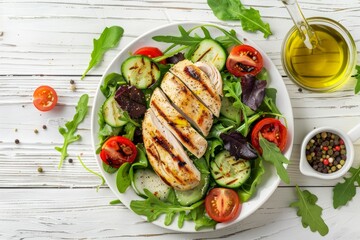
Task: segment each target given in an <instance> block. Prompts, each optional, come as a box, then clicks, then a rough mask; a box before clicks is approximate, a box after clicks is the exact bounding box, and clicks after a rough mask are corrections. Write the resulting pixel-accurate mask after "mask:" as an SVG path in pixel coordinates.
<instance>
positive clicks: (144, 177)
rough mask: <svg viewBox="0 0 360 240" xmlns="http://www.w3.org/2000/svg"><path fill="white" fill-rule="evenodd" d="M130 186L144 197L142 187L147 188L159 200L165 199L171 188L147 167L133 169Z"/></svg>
mask: <svg viewBox="0 0 360 240" xmlns="http://www.w3.org/2000/svg"><path fill="white" fill-rule="evenodd" d="M132 186H133V188H134V190H135V192H136V193H137V194H138V195H139V196H143V197H146V195H145V192H144V189H147V190H149V191H150V192H151V193H152V194H154V195H155V196H156V197H158V198H159V199H160V200H166V199H167V196H168V195H169V192H170V190H171V187H170V186H168V185H166V183H164V181H163V180H162V179H161V178H160V177H159V176H158V175H157V174H156V173H155V172H154V171H153V170H151V169H148V168H141V169H137V170H136V171H135V173H134V181H133V182H132Z"/></svg>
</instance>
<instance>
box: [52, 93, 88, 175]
mask: <svg viewBox="0 0 360 240" xmlns="http://www.w3.org/2000/svg"><path fill="white" fill-rule="evenodd" d="M88 102H89V95H87V94H84V95H82V96H81V97H80V99H79V102H78V104H77V106H76V113H75V115H74V117H73V120H72V121H69V122H67V123H66V124H65V127H66V129H65V128H63V127H59V132H60V134H61V135H62V136H63V137H64V144H63V146H62V147H55V149H56V150H57V151H59V152H60V153H61V158H60V162H59V166H58V169H60V168H61V166H62V164H63V162H64V160H65V158H66V157H67V156H68V153H67V148H68V146H69V144H71V143H73V142H76V141H78V140H80V138H81V136H80V135H75V132H76V131H77V128H78V126H79V124H80V123H81V122H82V121H83V120H84V119H85V116H86V114H87V112H88Z"/></svg>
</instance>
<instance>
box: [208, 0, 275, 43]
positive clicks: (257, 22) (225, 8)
mask: <svg viewBox="0 0 360 240" xmlns="http://www.w3.org/2000/svg"><path fill="white" fill-rule="evenodd" d="M207 3H208V5H209V7H210V8H211V10H212V11H213V13H214V14H215V16H216V17H217V18H218V19H220V20H224V21H227V20H240V22H241V26H242V28H243V30H244V31H249V32H256V31H261V32H262V33H264V38H268V37H269V36H270V35H271V34H272V32H271V30H270V25H269V24H268V23H265V22H263V21H262V19H261V16H260V13H259V11H258V10H255V9H254V8H252V7H250V8H249V9H248V8H245V7H244V5H243V4H242V3H241V1H240V0H208V1H207Z"/></svg>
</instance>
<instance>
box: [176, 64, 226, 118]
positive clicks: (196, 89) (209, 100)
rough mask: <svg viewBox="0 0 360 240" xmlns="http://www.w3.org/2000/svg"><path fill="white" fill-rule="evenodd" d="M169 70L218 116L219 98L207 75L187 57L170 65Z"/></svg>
mask: <svg viewBox="0 0 360 240" xmlns="http://www.w3.org/2000/svg"><path fill="white" fill-rule="evenodd" d="M170 72H171V73H172V74H174V75H175V76H177V77H178V78H180V80H181V81H182V82H183V83H184V84H185V85H186V86H187V87H188V88H189V89H190V90H191V91H192V92H193V93H194V94H195V95H196V96H197V97H198V98H199V99H200V101H202V102H203V103H204V104H205V106H207V107H208V108H209V110H210V111H211V112H212V113H213V114H214V115H215V116H216V117H219V114H220V108H221V98H220V96H219V94H218V93H217V92H216V89H215V86H214V85H213V83H212V82H211V80H210V79H209V77H208V75H206V74H205V73H204V72H203V71H202V70H200V68H198V67H197V66H195V65H194V64H193V63H192V62H191V61H189V60H187V59H185V60H183V61H181V62H178V63H177V64H175V65H174V66H172V67H171V68H170Z"/></svg>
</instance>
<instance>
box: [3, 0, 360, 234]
mask: <svg viewBox="0 0 360 240" xmlns="http://www.w3.org/2000/svg"><path fill="white" fill-rule="evenodd" d="M242 2H243V3H244V5H245V6H248V7H249V6H253V7H254V8H256V9H257V10H259V11H260V13H261V15H262V16H263V19H264V20H265V21H266V22H268V23H270V25H271V28H272V31H273V35H272V36H270V37H269V38H268V39H264V38H263V35H262V34H261V33H248V32H243V31H242V30H241V27H240V26H239V22H236V21H233V22H223V21H220V20H218V19H217V18H216V17H215V16H214V15H213V13H212V11H211V10H210V8H209V7H208V5H207V3H206V1H205V0H191V1H190V0H184V1H178V0H138V1H135V0H127V1H125V0H120V1H118V0H102V1H97V0H88V1H84V0H70V1H65V0H46V1H43V0H15V1H12V0H3V1H0V176H1V177H0V196H1V198H0V239H81V238H85V239H104V238H115V239H144V238H148V239H306V238H308V239H360V231H359V230H358V227H357V225H358V224H357V223H358V222H359V220H360V219H359V212H360V209H359V204H356V203H357V202H358V201H359V198H360V197H359V196H356V197H355V199H354V200H353V201H352V202H350V203H349V204H348V206H345V207H343V208H341V209H340V210H334V209H333V208H332V203H331V199H332V187H333V186H334V185H335V184H336V183H337V182H338V181H339V180H332V181H323V180H316V179H313V178H310V177H304V176H303V175H301V174H300V173H299V167H298V163H299V157H300V144H301V141H302V139H303V137H304V136H305V134H306V133H307V132H308V131H310V130H312V129H313V128H316V127H320V126H324V125H327V126H334V127H338V128H340V129H342V130H345V131H348V130H350V129H351V128H352V127H353V126H354V125H355V124H357V123H359V122H360V96H359V95H357V96H355V95H354V93H353V90H354V85H355V79H354V78H351V79H350V80H349V81H348V82H347V83H346V84H345V86H344V87H343V88H342V89H341V90H339V91H336V92H333V93H314V92H309V91H306V90H303V89H301V90H299V87H298V86H297V85H296V84H294V83H293V82H292V81H291V80H290V79H289V78H288V77H287V76H286V74H285V72H284V70H283V68H282V65H281V55H280V51H281V44H282V41H283V39H284V36H285V34H286V33H287V31H288V30H289V29H290V28H291V26H292V25H293V22H292V20H291V19H290V17H289V15H288V13H287V11H286V9H285V8H284V7H283V5H282V3H281V1H278V0H270V1H269V0H257V1H252V0H242ZM298 2H299V4H300V6H301V7H302V9H303V12H304V14H305V16H307V17H313V16H323V17H330V18H333V19H335V20H336V21H339V22H340V23H341V24H343V25H344V26H345V27H346V28H347V29H348V30H349V32H350V33H351V34H352V36H353V38H354V40H355V42H356V45H357V46H358V47H359V46H360V45H359V44H360V16H359V14H358V13H359V9H360V2H359V1H358V0H338V1H331V0H313V1H312V0H298ZM190 21H191V22H196V21H201V22H204V21H206V22H211V23H216V24H219V25H221V26H224V27H229V28H234V29H235V30H236V31H237V32H239V33H240V34H242V35H243V36H245V37H246V38H249V39H251V40H253V41H255V42H256V43H257V44H258V45H259V46H260V47H261V48H262V49H263V50H264V51H265V52H266V53H267V54H268V56H269V57H270V58H271V60H272V61H273V62H274V64H275V65H276V67H277V68H278V69H279V71H280V73H281V75H282V76H283V80H284V83H285V85H286V87H287V90H288V92H289V95H290V100H291V104H292V107H293V113H294V120H295V133H294V147H293V151H292V155H291V159H290V160H291V161H290V164H289V166H288V172H289V175H290V178H291V184H290V185H285V184H282V183H281V184H280V187H279V188H278V189H277V190H276V191H275V193H274V194H273V196H272V197H271V198H270V199H269V200H268V201H267V202H266V203H265V204H264V205H263V206H262V207H261V208H260V209H259V210H258V211H256V212H255V213H254V214H253V215H251V216H250V217H248V218H247V219H246V220H245V221H243V222H241V223H240V224H237V225H234V226H232V227H231V228H228V229H224V230H220V231H216V232H211V233H194V234H182V233H177V232H172V231H169V230H165V229H162V228H159V227H157V226H154V225H153V224H151V223H147V222H146V221H145V220H144V219H142V218H141V217H139V216H137V215H135V214H133V213H131V212H130V211H129V210H128V209H127V208H126V207H124V206H123V205H121V204H120V205H117V206H109V205H108V202H109V201H110V200H113V198H114V195H113V194H112V193H111V191H110V190H109V188H107V186H106V185H105V186H103V187H102V188H101V189H100V191H99V192H98V193H96V191H95V188H96V186H97V185H98V184H99V183H100V180H99V179H98V178H97V177H96V176H94V175H92V174H90V173H88V172H86V171H85V170H84V169H83V167H82V166H81V165H80V163H79V162H78V160H77V156H78V155H81V156H82V159H83V161H84V162H85V164H86V165H87V166H88V167H89V168H91V169H94V170H98V166H97V163H96V162H95V158H94V154H93V152H94V150H93V148H92V146H91V129H90V121H91V119H90V114H88V116H87V117H86V119H85V121H84V122H83V123H82V124H81V125H80V127H79V130H78V133H79V134H80V135H81V136H82V139H81V141H79V142H76V143H74V144H72V145H70V147H69V149H68V152H69V155H70V156H69V158H72V159H73V163H69V162H68V161H65V163H64V166H63V168H62V169H61V170H58V169H57V165H58V162H59V160H60V154H59V153H58V152H57V151H55V150H54V147H55V146H60V145H61V144H62V141H63V139H62V136H61V135H60V134H59V133H58V127H59V126H63V125H64V124H65V122H66V121H68V120H71V119H72V117H73V115H74V113H75V106H76V103H77V101H78V99H79V97H80V96H81V95H82V94H84V93H87V94H89V96H90V102H89V112H90V111H91V108H92V105H93V103H92V101H93V98H94V96H95V93H96V90H97V87H98V83H99V81H100V79H101V75H102V73H103V72H104V71H105V69H106V67H107V65H109V64H110V62H111V60H112V59H113V58H114V57H115V56H116V54H117V53H118V52H119V51H120V50H121V49H122V48H124V47H125V46H126V45H127V44H129V43H130V42H131V41H133V40H134V39H136V38H137V37H138V36H140V35H142V34H143V33H145V32H147V31H149V30H151V29H154V28H157V27H159V26H163V25H165V24H168V23H174V22H190ZM112 25H120V26H122V27H123V28H124V29H125V35H124V37H123V38H122V40H121V42H120V44H119V46H117V47H116V48H114V49H112V50H110V51H109V52H107V53H106V54H105V57H104V59H103V61H102V63H101V64H100V66H98V67H97V68H95V69H93V70H91V71H90V73H89V76H88V77H86V78H85V80H83V81H81V80H80V77H81V74H82V73H83V71H84V70H85V69H86V67H87V64H88V62H89V58H90V53H91V50H92V39H93V38H97V37H98V36H99V34H100V33H101V31H102V30H103V29H104V28H105V27H106V26H112ZM356 54H357V55H358V56H359V53H356ZM70 80H74V81H75V83H76V91H72V90H71V89H70ZM43 84H46V85H51V86H52V87H54V88H55V89H56V91H57V92H58V95H59V103H58V105H57V106H56V108H55V109H54V110H53V111H51V112H46V113H41V112H39V111H37V110H36V109H35V108H34V107H33V105H32V93H33V91H34V89H35V88H36V87H38V86H39V85H43ZM43 125H46V126H47V129H46V130H44V129H43V128H42V127H43ZM35 129H37V130H38V133H35V132H34V130H35ZM15 139H19V140H20V144H15ZM355 151H356V156H360V141H357V142H356V143H355ZM359 165H360V158H359V157H356V161H355V163H354V166H359ZM38 167H42V168H43V170H44V171H43V172H42V173H39V172H38V170H37V169H38ZM296 184H297V185H300V186H302V187H303V188H306V189H309V190H310V191H312V192H313V193H315V194H316V195H318V196H319V204H320V205H321V206H322V207H323V208H324V212H323V216H324V219H325V221H326V223H327V224H328V225H329V227H330V232H329V234H328V235H327V236H326V237H325V238H322V237H320V235H319V234H317V233H312V232H311V231H310V230H309V229H304V228H303V227H302V225H301V222H300V218H298V217H297V216H296V213H295V210H294V209H291V208H289V207H288V206H289V203H290V202H291V201H293V200H294V199H295V195H294V188H293V186H295V185H296Z"/></svg>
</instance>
